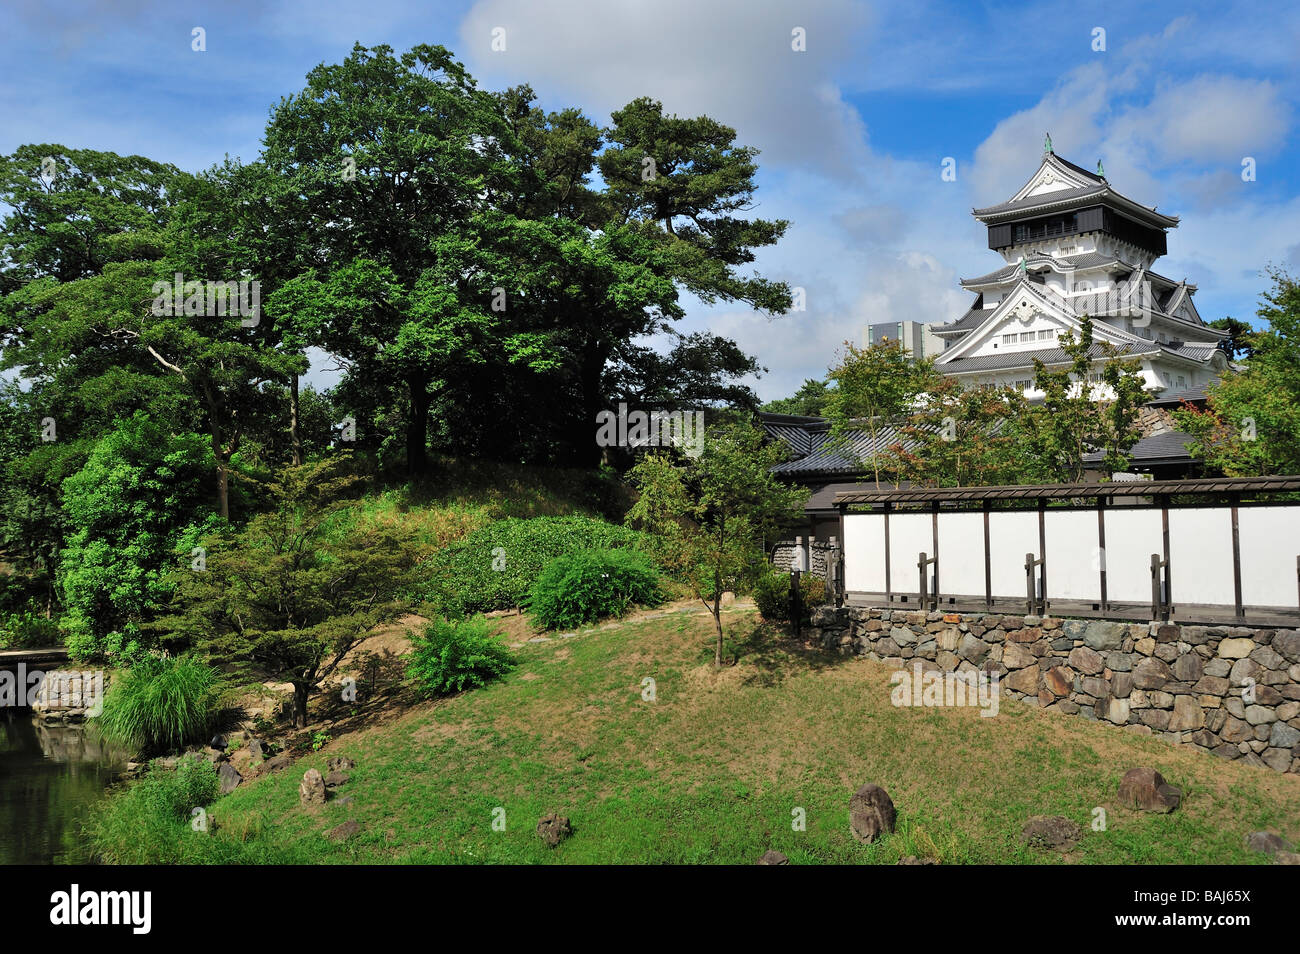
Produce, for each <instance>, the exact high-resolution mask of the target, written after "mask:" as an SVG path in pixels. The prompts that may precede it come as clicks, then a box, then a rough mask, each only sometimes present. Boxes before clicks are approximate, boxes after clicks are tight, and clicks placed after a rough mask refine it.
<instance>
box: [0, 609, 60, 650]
mask: <svg viewBox="0 0 1300 954" xmlns="http://www.w3.org/2000/svg"><path fill="white" fill-rule="evenodd" d="M62 642H63V636H62V634H61V633H60V632H59V624H58V623H57V622H55V621H54V620H52V619H46V618H45V614H44V613H41V612H40V611H38V610H34V609H25V610H22V611H20V612H17V613H9V614H7V615H5V616H3V617H0V649H43V648H45V647H47V646H58V645H61V644H62Z"/></svg>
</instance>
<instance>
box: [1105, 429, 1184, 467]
mask: <svg viewBox="0 0 1300 954" xmlns="http://www.w3.org/2000/svg"><path fill="white" fill-rule="evenodd" d="M1191 439H1192V438H1191V435H1189V434H1184V433H1183V432H1182V431H1165V432H1164V433H1163V434H1152V435H1151V436H1150V437H1144V438H1142V439H1141V440H1140V441H1138V442H1137V443H1136V444H1134V445H1133V447H1132V448H1130V450H1129V452H1128V457H1129V458H1130V460H1131V461H1132V462H1133V463H1134V464H1145V465H1149V464H1157V463H1175V462H1181V461H1191V460H1195V459H1196V458H1194V457H1192V455H1191V454H1190V453H1188V450H1187V442H1188V441H1190V440H1191ZM1105 456H1106V455H1105V454H1104V453H1101V452H1100V451H1098V452H1096V453H1092V454H1084V455H1083V462H1084V463H1085V464H1099V463H1101V461H1102V460H1103V459H1104V458H1105Z"/></svg>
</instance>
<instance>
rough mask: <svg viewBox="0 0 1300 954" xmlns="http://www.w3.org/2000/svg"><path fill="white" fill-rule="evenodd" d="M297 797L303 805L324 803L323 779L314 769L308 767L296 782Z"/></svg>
mask: <svg viewBox="0 0 1300 954" xmlns="http://www.w3.org/2000/svg"><path fill="white" fill-rule="evenodd" d="M298 799H299V801H301V802H302V804H304V805H324V804H325V779H324V778H323V777H322V776H321V774H320V772H318V771H316V769H308V770H307V771H306V773H305V774H304V775H303V777H302V781H301V782H300V783H298Z"/></svg>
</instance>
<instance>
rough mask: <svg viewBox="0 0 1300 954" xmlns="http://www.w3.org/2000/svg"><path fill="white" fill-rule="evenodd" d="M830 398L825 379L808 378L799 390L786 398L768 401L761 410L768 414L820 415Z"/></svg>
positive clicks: (824, 410) (823, 412)
mask: <svg viewBox="0 0 1300 954" xmlns="http://www.w3.org/2000/svg"><path fill="white" fill-rule="evenodd" d="M829 400H830V389H829V388H828V387H827V386H826V382H825V381H819V380H817V379H815V378H808V379H806V380H805V381H804V383H803V384H801V385H800V386H799V390H797V391H795V392H794V395H793V396H791V397H788V398H781V399H780V400H777V401H768V402H767V403H766V404H764V405H763V408H762V410H764V411H766V412H767V413H769V414H793V415H796V416H801V417H822V416H823V415H824V414H825V413H826V404H827V402H828V401H829Z"/></svg>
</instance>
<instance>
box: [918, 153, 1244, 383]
mask: <svg viewBox="0 0 1300 954" xmlns="http://www.w3.org/2000/svg"><path fill="white" fill-rule="evenodd" d="M972 214H973V215H974V216H975V218H976V219H978V220H979V221H980V222H982V223H984V224H985V225H987V226H988V237H989V248H990V249H993V250H994V251H996V252H998V253H1000V254H1001V255H1002V258H1003V261H1004V262H1005V263H1006V264H1005V265H1004V266H1003V267H1002V268H999V269H998V270H997V271H994V272H990V273H989V274H987V275H981V276H980V277H979V278H968V279H963V280H962V283H961V284H962V287H963V288H966V289H967V290H969V291H971V292H973V293H974V294H975V300H974V301H973V302H972V303H971V306H970V309H969V310H968V311H967V312H966V314H964V315H962V317H961V318H959V319H958V320H957V321H955V322H952V323H950V324H946V325H933V326H931V331H933V332H934V334H936V335H938V336H939V337H940V338H943V339H944V340H945V342H946V347H945V349H944V351H943V353H942V354H941V355H940V356H939V357H938V359H937V361H936V367H937V368H938V370H939V371H941V372H942V373H943V374H945V375H949V376H955V377H959V378H961V379H963V380H964V381H965V382H967V383H969V384H998V385H1010V386H1013V387H1017V388H1019V389H1021V390H1023V391H1024V392H1025V393H1026V395H1027V396H1028V397H1030V398H1033V397H1035V396H1037V393H1038V392H1036V391H1035V389H1034V387H1033V377H1034V371H1033V360H1032V359H1033V358H1038V359H1039V360H1040V361H1042V362H1043V363H1044V364H1046V365H1048V366H1049V367H1050V366H1054V365H1055V366H1061V365H1065V364H1068V363H1069V357H1068V355H1066V354H1065V352H1064V351H1063V350H1061V348H1060V347H1059V346H1058V344H1057V337H1058V336H1059V335H1060V334H1061V333H1062V332H1063V331H1065V330H1069V331H1071V332H1072V333H1073V334H1074V337H1075V340H1078V337H1079V325H1080V322H1079V319H1080V318H1081V317H1082V316H1083V315H1089V316H1091V318H1092V319H1093V339H1094V344H1093V356H1094V357H1096V358H1097V359H1098V362H1097V367H1098V370H1100V365H1101V364H1102V359H1103V348H1102V346H1101V342H1110V343H1111V344H1113V345H1114V346H1115V347H1116V349H1118V350H1119V351H1120V352H1121V353H1122V354H1123V355H1124V357H1126V358H1130V359H1134V360H1137V361H1139V362H1140V363H1141V367H1142V375H1143V377H1144V378H1145V380H1146V386H1147V388H1148V390H1150V391H1151V392H1152V393H1153V394H1173V393H1176V392H1179V391H1185V390H1187V391H1190V390H1200V389H1201V388H1204V386H1205V385H1206V384H1208V383H1209V382H1210V381H1212V380H1214V379H1215V378H1217V377H1218V376H1219V375H1220V374H1221V373H1222V372H1223V371H1224V369H1225V368H1226V367H1227V366H1228V357H1227V354H1225V352H1224V350H1223V348H1222V344H1223V341H1222V339H1223V338H1224V334H1223V332H1222V331H1220V330H1218V329H1215V328H1210V327H1208V326H1207V325H1206V324H1205V322H1204V321H1202V319H1201V316H1200V315H1199V314H1198V313H1197V311H1196V305H1195V304H1193V302H1192V295H1193V294H1194V293H1195V291H1196V286H1195V285H1189V284H1188V283H1187V281H1186V280H1184V281H1180V282H1176V281H1174V280H1173V279H1170V278H1166V277H1164V276H1163V275H1160V274H1158V273H1156V272H1154V271H1152V270H1151V269H1152V265H1154V264H1155V261H1156V260H1157V259H1158V258H1160V256H1161V255H1164V254H1165V251H1166V245H1165V233H1166V230H1167V229H1171V228H1177V227H1178V218H1177V217H1176V216H1169V215H1165V214H1163V213H1161V212H1157V211H1156V210H1155V208H1154V207H1150V208H1148V207H1147V206H1144V205H1140V204H1138V203H1137V202H1134V201H1133V200H1132V199H1129V198H1126V197H1125V196H1123V195H1120V194H1119V193H1118V192H1116V191H1115V190H1114V189H1113V188H1111V185H1110V183H1109V182H1107V181H1106V177H1105V175H1104V173H1103V172H1102V168H1101V163H1100V162H1098V163H1097V171H1096V172H1095V173H1094V172H1088V171H1087V170H1086V169H1082V168H1080V167H1079V166H1076V165H1074V163H1072V162H1067V161H1066V160H1064V159H1062V158H1061V157H1060V156H1058V155H1056V154H1055V153H1054V152H1053V151H1052V143H1051V138H1050V137H1049V138H1048V139H1047V143H1046V146H1045V149H1044V153H1043V161H1042V163H1041V164H1040V165H1039V167H1038V171H1037V172H1035V173H1034V174H1033V176H1032V177H1031V178H1030V179H1029V181H1028V182H1026V183H1025V184H1024V186H1022V187H1021V189H1020V191H1018V192H1017V193H1016V194H1015V195H1013V196H1012V197H1011V198H1009V199H1007V201H1005V202H1002V203H1000V204H998V205H993V206H989V207H988V208H984V209H975V210H973V212H972ZM1093 393H1094V394H1095V395H1096V396H1098V397H1102V396H1104V394H1103V393H1102V391H1101V390H1100V389H1098V390H1096V391H1094V392H1093Z"/></svg>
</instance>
